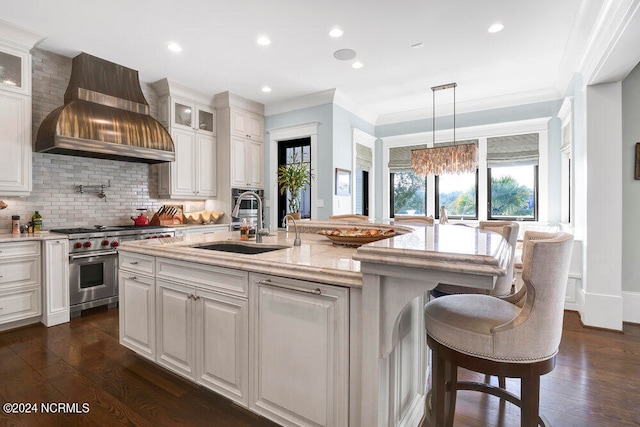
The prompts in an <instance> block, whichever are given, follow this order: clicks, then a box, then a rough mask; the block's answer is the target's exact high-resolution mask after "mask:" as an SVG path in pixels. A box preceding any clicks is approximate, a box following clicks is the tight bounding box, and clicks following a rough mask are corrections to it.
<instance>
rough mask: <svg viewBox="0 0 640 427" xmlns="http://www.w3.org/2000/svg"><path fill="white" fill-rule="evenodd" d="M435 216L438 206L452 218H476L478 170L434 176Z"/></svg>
mask: <svg viewBox="0 0 640 427" xmlns="http://www.w3.org/2000/svg"><path fill="white" fill-rule="evenodd" d="M435 196H436V207H437V209H436V218H440V207H441V206H444V207H445V208H446V209H447V217H449V218H453V219H458V218H459V219H464V218H467V219H478V171H476V173H468V174H461V175H439V176H436V194H435Z"/></svg>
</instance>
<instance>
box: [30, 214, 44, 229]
mask: <svg viewBox="0 0 640 427" xmlns="http://www.w3.org/2000/svg"><path fill="white" fill-rule="evenodd" d="M31 222H33V231H34V232H35V233H38V232H40V230H41V229H42V215H40V212H38V211H36V213H34V214H33V216H32V217H31Z"/></svg>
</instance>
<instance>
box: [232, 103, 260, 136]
mask: <svg viewBox="0 0 640 427" xmlns="http://www.w3.org/2000/svg"><path fill="white" fill-rule="evenodd" d="M231 133H232V134H233V135H236V136H239V137H241V138H247V139H251V140H254V141H264V117H263V116H260V115H258V114H254V113H251V112H249V111H245V110H240V109H235V108H233V109H231Z"/></svg>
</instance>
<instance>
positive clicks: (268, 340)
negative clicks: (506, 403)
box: [249, 274, 349, 426]
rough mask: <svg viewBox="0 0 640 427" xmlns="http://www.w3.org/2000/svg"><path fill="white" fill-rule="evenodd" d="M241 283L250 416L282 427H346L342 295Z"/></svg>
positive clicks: (262, 280) (326, 289) (280, 283)
mask: <svg viewBox="0 0 640 427" xmlns="http://www.w3.org/2000/svg"><path fill="white" fill-rule="evenodd" d="M249 278H250V283H251V284H252V286H251V288H250V295H249V300H250V304H251V306H250V314H251V318H250V326H249V336H250V339H249V352H250V365H249V378H250V400H249V407H250V409H252V410H253V411H255V412H258V413H260V414H262V415H264V416H266V417H267V418H270V419H273V420H274V421H276V422H278V423H280V424H283V425H290V426H293V425H313V426H346V425H348V424H349V422H348V419H349V417H348V404H349V394H348V391H349V382H348V381H349V368H348V367H349V341H348V340H349V333H348V331H349V317H348V316H349V311H348V310H349V294H348V290H347V289H345V288H340V287H335V286H327V285H322V284H317V283H313V282H303V281H299V280H293V279H284V278H279V277H273V276H266V275H259V274H251V275H250V276H249Z"/></svg>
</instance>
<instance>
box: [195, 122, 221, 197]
mask: <svg viewBox="0 0 640 427" xmlns="http://www.w3.org/2000/svg"><path fill="white" fill-rule="evenodd" d="M196 139H197V142H198V150H199V153H198V156H197V159H196V162H197V163H198V168H197V171H198V187H197V193H196V194H197V195H198V196H202V197H215V195H216V193H217V186H218V181H217V179H216V177H217V170H218V168H217V165H218V154H217V151H216V138H215V137H214V136H209V135H205V134H201V133H198V134H197V136H196Z"/></svg>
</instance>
